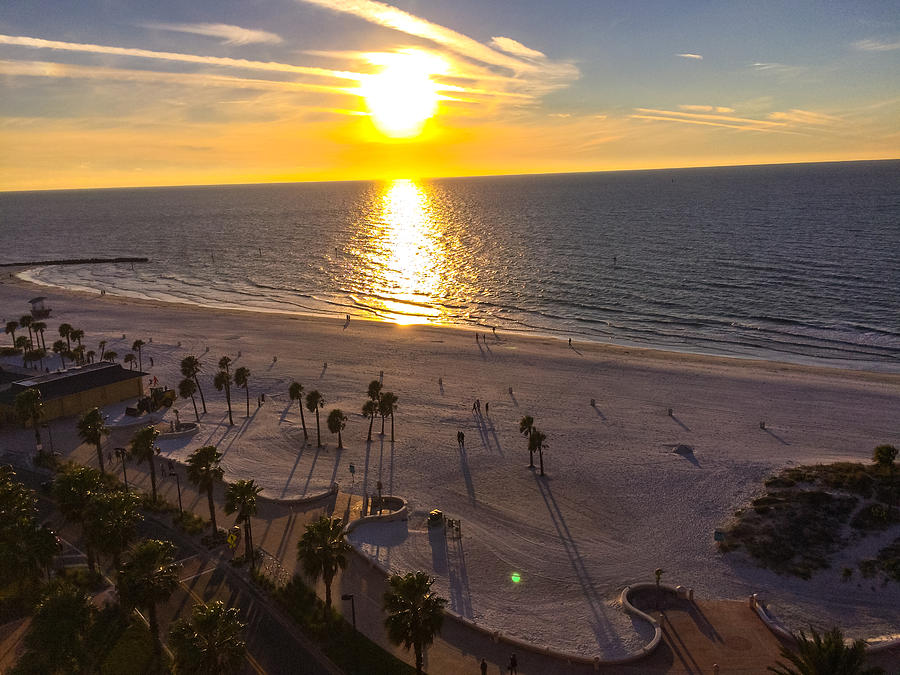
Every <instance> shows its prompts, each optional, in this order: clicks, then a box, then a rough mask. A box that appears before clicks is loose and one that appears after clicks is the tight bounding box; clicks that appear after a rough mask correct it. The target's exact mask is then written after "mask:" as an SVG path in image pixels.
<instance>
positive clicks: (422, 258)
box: [361, 179, 444, 325]
mask: <svg viewBox="0 0 900 675" xmlns="http://www.w3.org/2000/svg"><path fill="white" fill-rule="evenodd" d="M441 239H442V232H441V228H440V227H439V225H438V224H437V221H436V219H435V217H434V213H433V205H432V202H431V199H430V197H429V195H428V193H427V191H426V190H425V189H424V188H423V187H422V186H420V185H418V184H416V183H415V182H413V181H411V180H407V179H399V180H394V181H391V182H390V183H388V184H386V186H385V188H384V190H383V192H382V193H381V194H380V195H379V197H378V202H377V207H376V210H375V213H374V214H373V217H372V219H371V222H370V223H369V238H368V241H367V242H366V245H365V246H364V250H363V251H362V252H361V254H362V256H363V258H364V265H365V267H366V268H368V269H369V270H371V271H372V273H373V276H374V278H373V279H370V280H369V281H370V288H369V289H368V293H369V294H370V295H371V297H370V298H369V299H368V300H369V302H368V303H367V304H369V305H370V306H372V307H373V308H374V309H375V311H376V312H377V313H378V315H379V316H380V317H381V318H382V319H384V320H386V321H392V322H394V323H399V324H404V325H408V324H416V323H429V322H432V321H435V320H437V319H438V317H439V316H440V314H441V310H440V308H439V306H438V305H437V304H436V303H435V295H436V294H437V293H438V291H439V289H440V287H441V285H442V275H441V269H442V268H443V267H444V264H443V263H444V252H443V250H442V245H441Z"/></svg>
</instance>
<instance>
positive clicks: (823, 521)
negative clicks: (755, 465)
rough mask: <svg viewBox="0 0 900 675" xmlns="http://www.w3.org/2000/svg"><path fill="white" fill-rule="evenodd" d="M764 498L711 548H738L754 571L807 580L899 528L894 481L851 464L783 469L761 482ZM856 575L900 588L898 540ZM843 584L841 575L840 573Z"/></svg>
mask: <svg viewBox="0 0 900 675" xmlns="http://www.w3.org/2000/svg"><path fill="white" fill-rule="evenodd" d="M765 487H766V494H765V495H763V496H762V497H759V498H757V499H754V500H753V502H751V504H750V505H749V507H747V508H744V509H741V510H740V511H737V512H736V513H735V519H734V521H733V522H732V523H731V525H730V526H729V527H727V528H726V529H725V530H724V539H723V540H722V541H720V542H719V548H720V550H721V551H722V552H728V551H733V550H736V549H743V550H745V551H746V552H747V553H748V554H749V555H750V556H751V557H752V558H753V559H754V560H755V561H756V562H757V564H759V565H760V566H762V567H766V568H769V569H771V570H774V571H776V572H779V573H781V574H792V575H796V576H799V577H801V578H803V579H809V578H810V577H811V576H812V574H814V573H815V572H816V571H818V570H823V569H827V568H829V567H830V566H831V557H832V556H833V555H834V554H835V553H837V552H838V551H840V550H842V549H843V548H845V547H847V546H848V545H850V544H851V543H855V542H857V541H858V540H859V539H860V538H862V537H865V536H868V535H869V534H870V533H874V532H882V531H886V530H889V529H890V528H894V527H897V526H898V525H900V510H898V509H897V508H896V504H897V503H898V496H900V482H898V480H897V476H896V475H895V474H894V472H890V471H888V470H885V469H882V468H879V467H877V466H876V465H864V464H857V463H851V462H838V463H835V464H817V465H815V466H799V467H791V468H789V469H785V470H784V471H782V472H781V473H779V474H778V475H776V476H772V477H771V478H769V479H767V480H766V482H765ZM860 571H861V573H862V574H863V576H864V577H869V578H871V577H874V576H876V575H878V574H882V573H883V574H884V575H885V576H886V578H888V579H893V580H894V581H898V582H900V539H898V540H897V541H896V542H894V544H892V545H891V546H888V547H886V548H885V549H883V550H882V551H881V552H880V553H879V554H878V557H877V558H875V559H872V560H868V561H862V562H861V563H860ZM843 578H844V579H847V578H849V576H848V575H847V570H846V569H845V570H844V571H843Z"/></svg>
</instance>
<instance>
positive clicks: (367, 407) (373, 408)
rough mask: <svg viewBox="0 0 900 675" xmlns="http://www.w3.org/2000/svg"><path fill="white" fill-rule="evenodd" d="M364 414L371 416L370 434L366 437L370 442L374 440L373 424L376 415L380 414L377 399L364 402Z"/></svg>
mask: <svg viewBox="0 0 900 675" xmlns="http://www.w3.org/2000/svg"><path fill="white" fill-rule="evenodd" d="M362 414H363V415H364V416H365V417H368V418H369V435H368V436H367V437H366V441H367V442H369V441H371V440H372V425H373V424H374V423H375V415H377V414H378V403H376V402H375V401H366V402H365V403H363V407H362Z"/></svg>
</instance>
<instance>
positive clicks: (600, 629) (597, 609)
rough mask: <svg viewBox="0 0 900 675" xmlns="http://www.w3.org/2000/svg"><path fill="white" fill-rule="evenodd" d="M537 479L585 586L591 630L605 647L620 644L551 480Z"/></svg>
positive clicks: (550, 512)
mask: <svg viewBox="0 0 900 675" xmlns="http://www.w3.org/2000/svg"><path fill="white" fill-rule="evenodd" d="M534 480H535V483H537V486H538V491H539V492H540V494H541V497H542V498H543V500H544V504H545V506H546V507H547V512H548V513H549V514H550V520H551V521H552V523H553V526H554V528H555V529H556V533H557V535H558V536H559V540H560V543H561V544H562V546H563V550H564V551H565V553H566V555H567V556H568V558H569V561H570V562H571V564H572V569H573V570H574V571H575V577H576V579H577V581H578V584H579V585H580V586H581V592H582V594H583V596H584V598H585V600H586V601H587V603H588V606H589V607H590V610H591V614H592V615H593V620H592V621H591V627H592V629H593V631H594V635H595V637H596V638H597V641H598V642H600V643H601V644H605V643H613V642H614V643H616V644H618V643H620V639H619V637H618V636H617V635H616V634H615V633H614V632H612V631H611V630H610V629H609V622H608V621H607V619H606V618H605V617H604V616H603V614H602V612H601V608H602V607H603V606H604V601H603V598H602V597H600V595H599V594H598V593H597V591H596V588H595V584H594V582H593V580H592V579H591V576H590V573H589V572H588V570H587V567H586V566H585V564H584V560H583V559H582V555H581V552H580V551H579V550H578V544H577V543H576V542H575V538H574V537H573V536H572V533H571V531H570V530H569V526H568V525H567V524H566V519H565V517H564V516H563V513H562V510H561V509H560V508H559V504H558V503H557V502H556V498H555V497H554V496H553V492H552V491H551V489H550V481H549V479H547V478H546V477H544V476H539V475H538V474H536V473H535V474H534Z"/></svg>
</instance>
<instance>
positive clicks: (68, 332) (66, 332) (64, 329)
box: [59, 323, 75, 349]
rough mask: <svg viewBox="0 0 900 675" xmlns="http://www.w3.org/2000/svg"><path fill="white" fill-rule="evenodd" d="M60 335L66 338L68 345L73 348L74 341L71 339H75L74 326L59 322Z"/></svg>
mask: <svg viewBox="0 0 900 675" xmlns="http://www.w3.org/2000/svg"><path fill="white" fill-rule="evenodd" d="M59 337H61V338H65V339H66V346H67V347H68V348H69V349H71V348H72V343H71V342H70V340H74V339H75V338H74V337H73V336H72V326H70V325H69V324H67V323H61V324H59Z"/></svg>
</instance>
